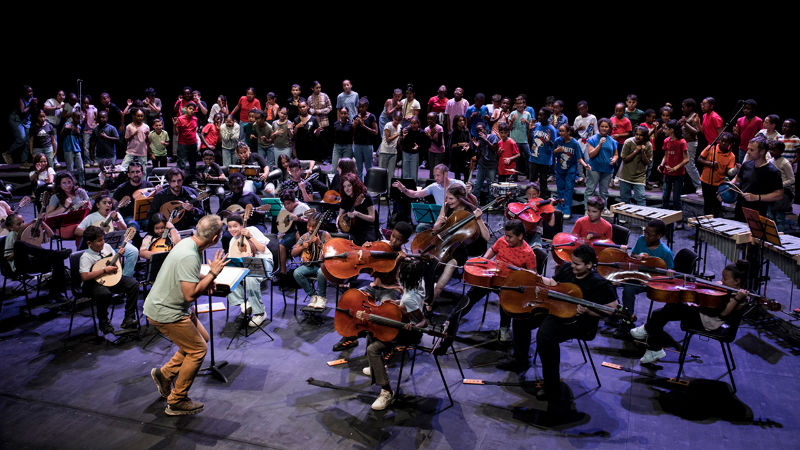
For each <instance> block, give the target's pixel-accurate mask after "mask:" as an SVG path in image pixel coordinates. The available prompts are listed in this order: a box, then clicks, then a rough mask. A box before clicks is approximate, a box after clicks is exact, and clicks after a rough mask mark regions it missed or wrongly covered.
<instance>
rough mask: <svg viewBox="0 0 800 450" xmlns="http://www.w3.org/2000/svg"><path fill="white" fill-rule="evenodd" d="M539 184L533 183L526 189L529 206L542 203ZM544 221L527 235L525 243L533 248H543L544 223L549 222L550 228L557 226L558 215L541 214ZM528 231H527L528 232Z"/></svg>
mask: <svg viewBox="0 0 800 450" xmlns="http://www.w3.org/2000/svg"><path fill="white" fill-rule="evenodd" d="M540 192H541V191H540V189H539V183H537V182H535V181H534V182H533V183H530V184H528V186H526V187H525V198H526V199H527V203H529V204H534V205H535V204H536V202H539V201H541V200H542V199H541V198H540V197H539V195H540V194H539V193H540ZM541 217H542V220H540V221H539V223H538V224H537V225H536V228H535V229H534V230H533V231H532V232H530V233H528V232H526V233H525V242H527V243H528V245H530V246H531V247H541V246H542V234H543V233H544V221H545V220H547V225H548V226H550V227H554V226H556V215H555V214H553V213H547V214H541ZM526 231H527V230H526Z"/></svg>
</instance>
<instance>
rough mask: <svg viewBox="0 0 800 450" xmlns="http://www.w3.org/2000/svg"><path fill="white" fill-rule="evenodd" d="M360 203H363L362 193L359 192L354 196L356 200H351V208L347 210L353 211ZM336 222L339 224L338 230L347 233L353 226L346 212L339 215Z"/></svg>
mask: <svg viewBox="0 0 800 450" xmlns="http://www.w3.org/2000/svg"><path fill="white" fill-rule="evenodd" d="M362 203H364V194H363V193H362V194H359V195H358V197H356V201H355V202H353V208H352V209H351V210H350V211H348V212H353V211H355V210H356V207H357V206H360V205H361V204H362ZM336 223H337V225H339V231H341V232H342V233H349V232H350V230H351V229H352V228H353V219H352V218H350V216H348V215H347V213H345V214H342V215H340V216H339V219H338V220H337V221H336Z"/></svg>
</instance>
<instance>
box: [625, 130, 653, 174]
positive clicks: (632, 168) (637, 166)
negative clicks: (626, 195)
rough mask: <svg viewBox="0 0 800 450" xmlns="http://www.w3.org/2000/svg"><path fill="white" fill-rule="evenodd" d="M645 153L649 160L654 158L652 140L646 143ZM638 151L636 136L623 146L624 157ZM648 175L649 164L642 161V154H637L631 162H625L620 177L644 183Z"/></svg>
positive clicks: (626, 141)
mask: <svg viewBox="0 0 800 450" xmlns="http://www.w3.org/2000/svg"><path fill="white" fill-rule="evenodd" d="M644 145H645V149H644V154H645V155H646V156H647V159H648V160H649V161H652V160H653V147H652V146H651V145H650V141H647V142H646V143H645V144H644ZM634 151H636V138H635V137H632V138H628V139H627V140H625V145H623V146H622V157H623V158H625V157H626V156H628V155H630V154H631V153H633V152H634ZM646 175H647V164H645V163H644V162H643V161H642V156H641V154H639V155H636V157H634V158H633V160H632V161H631V162H623V164H622V169H620V170H619V179H620V180H622V181H627V182H628V183H632V184H644V182H645V178H646Z"/></svg>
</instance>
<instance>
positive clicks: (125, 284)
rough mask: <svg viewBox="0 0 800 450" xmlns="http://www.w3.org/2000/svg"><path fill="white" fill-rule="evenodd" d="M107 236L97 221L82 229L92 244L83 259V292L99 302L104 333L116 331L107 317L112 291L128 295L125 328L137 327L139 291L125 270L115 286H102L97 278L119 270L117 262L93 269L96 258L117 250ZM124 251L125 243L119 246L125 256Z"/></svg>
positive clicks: (81, 269) (99, 318)
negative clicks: (107, 242)
mask: <svg viewBox="0 0 800 450" xmlns="http://www.w3.org/2000/svg"><path fill="white" fill-rule="evenodd" d="M104 236H105V233H104V232H103V230H102V229H101V228H100V227H96V226H94V225H89V227H87V228H86V230H85V231H84V232H83V238H84V240H86V243H87V245H88V246H89V248H88V249H87V250H86V251H85V252H83V254H82V255H81V260H80V274H81V281H83V292H84V293H85V294H86V296H87V297H91V298H93V299H94V300H95V302H97V320H98V322H99V325H100V331H102V332H103V333H112V332H113V331H114V327H112V326H111V323H110V322H109V321H108V305H109V303H110V302H111V294H112V293H121V294H123V295H125V318H124V319H123V320H122V328H128V329H129V328H136V326H137V323H136V307H137V302H136V299H137V298H138V295H139V282H137V281H136V280H135V279H133V278H131V277H130V276H125V275H124V271H123V276H122V279H121V280H120V281H119V283H117V284H115V285H114V286H111V287H107V286H103V285H100V284H98V283H97V281H96V280H97V278H99V277H101V276H103V275H106V274H112V273H117V270H118V267H117V266H105V267H103V268H101V269H97V270H94V269H92V266H94V264H95V263H96V262H98V261H100V260H101V259H103V258H104V257H106V256H109V255H112V254H114V250H113V249H112V248H111V246H110V245H108V244H106V241H105V238H104ZM125 251H126V249H125V247H120V248H119V250H118V252H119V254H120V256H123V254H124V253H125ZM134 262H135V260H134Z"/></svg>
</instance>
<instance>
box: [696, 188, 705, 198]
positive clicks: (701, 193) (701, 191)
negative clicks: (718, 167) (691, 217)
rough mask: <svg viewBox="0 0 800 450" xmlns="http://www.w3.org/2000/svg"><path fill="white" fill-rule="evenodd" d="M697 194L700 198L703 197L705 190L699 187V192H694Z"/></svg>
mask: <svg viewBox="0 0 800 450" xmlns="http://www.w3.org/2000/svg"><path fill="white" fill-rule="evenodd" d="M694 193H695V194H697V195H699V196H700V197H702V196H703V188H701V187H699V188H697V190H695V191H694Z"/></svg>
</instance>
